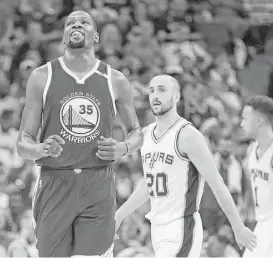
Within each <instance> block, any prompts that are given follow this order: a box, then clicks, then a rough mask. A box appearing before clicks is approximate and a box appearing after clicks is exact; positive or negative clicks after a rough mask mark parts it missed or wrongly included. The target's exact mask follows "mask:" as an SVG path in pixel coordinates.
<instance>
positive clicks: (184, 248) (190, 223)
mask: <svg viewBox="0 0 273 258" xmlns="http://www.w3.org/2000/svg"><path fill="white" fill-rule="evenodd" d="M183 224H184V225H183V231H184V232H183V238H182V241H183V242H182V245H181V248H180V250H179V251H178V253H177V255H176V257H188V255H189V253H190V250H191V248H192V243H193V237H194V226H195V220H194V218H193V216H188V217H184V223H183Z"/></svg>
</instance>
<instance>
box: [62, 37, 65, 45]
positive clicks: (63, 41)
mask: <svg viewBox="0 0 273 258" xmlns="http://www.w3.org/2000/svg"><path fill="white" fill-rule="evenodd" d="M62 43H63V44H64V45H65V39H64V36H63V40H62Z"/></svg>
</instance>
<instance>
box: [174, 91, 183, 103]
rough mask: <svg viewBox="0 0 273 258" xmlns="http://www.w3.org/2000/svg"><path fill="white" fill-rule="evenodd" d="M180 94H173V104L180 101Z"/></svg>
mask: <svg viewBox="0 0 273 258" xmlns="http://www.w3.org/2000/svg"><path fill="white" fill-rule="evenodd" d="M180 97H181V94H180V92H175V93H174V94H173V100H174V101H175V103H177V102H178V101H179V100H180Z"/></svg>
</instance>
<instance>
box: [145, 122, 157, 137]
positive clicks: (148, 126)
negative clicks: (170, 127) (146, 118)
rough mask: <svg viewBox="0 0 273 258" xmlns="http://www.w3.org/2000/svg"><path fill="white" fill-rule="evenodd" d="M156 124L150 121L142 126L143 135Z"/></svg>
mask: <svg viewBox="0 0 273 258" xmlns="http://www.w3.org/2000/svg"><path fill="white" fill-rule="evenodd" d="M155 125H156V122H153V123H150V124H148V125H147V126H145V127H143V128H142V132H143V134H144V135H146V134H147V133H148V132H149V131H151V129H152V128H154V127H155Z"/></svg>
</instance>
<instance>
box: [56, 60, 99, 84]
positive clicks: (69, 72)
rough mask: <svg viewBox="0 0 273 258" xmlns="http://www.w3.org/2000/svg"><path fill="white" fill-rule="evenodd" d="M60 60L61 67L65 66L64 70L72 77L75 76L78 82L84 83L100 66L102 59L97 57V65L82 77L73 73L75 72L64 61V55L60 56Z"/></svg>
mask: <svg viewBox="0 0 273 258" xmlns="http://www.w3.org/2000/svg"><path fill="white" fill-rule="evenodd" d="M58 60H59V62H60V64H61V67H62V68H63V70H64V71H65V72H66V73H67V74H68V75H70V76H71V77H73V78H74V79H75V80H76V82H77V83H78V84H84V83H85V81H86V79H88V78H89V77H90V76H91V75H92V74H93V73H94V72H95V71H96V70H97V69H98V67H99V65H100V60H99V59H97V60H96V63H95V65H94V66H93V68H92V69H91V70H90V71H89V72H88V73H87V74H85V75H84V76H83V77H82V78H81V79H80V78H79V77H78V76H77V75H76V74H75V73H73V72H72V71H71V70H70V69H69V68H68V67H67V66H66V64H65V63H64V60H63V57H59V58H58Z"/></svg>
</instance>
